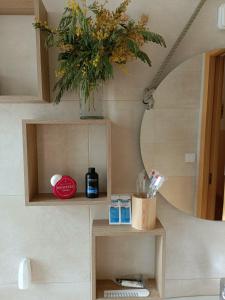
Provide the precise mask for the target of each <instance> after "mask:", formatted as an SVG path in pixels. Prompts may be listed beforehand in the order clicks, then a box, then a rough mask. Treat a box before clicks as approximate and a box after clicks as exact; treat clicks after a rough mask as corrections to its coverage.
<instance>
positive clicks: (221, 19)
mask: <svg viewBox="0 0 225 300" xmlns="http://www.w3.org/2000/svg"><path fill="white" fill-rule="evenodd" d="M218 28H219V29H221V30H225V3H224V4H221V5H220V7H219V9H218Z"/></svg>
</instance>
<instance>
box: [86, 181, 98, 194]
mask: <svg viewBox="0 0 225 300" xmlns="http://www.w3.org/2000/svg"><path fill="white" fill-rule="evenodd" d="M87 193H88V194H95V195H97V194H98V179H96V178H88V180H87Z"/></svg>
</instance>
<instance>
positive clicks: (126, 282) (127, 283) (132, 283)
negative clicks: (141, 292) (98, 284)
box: [115, 278, 144, 289]
mask: <svg viewBox="0 0 225 300" xmlns="http://www.w3.org/2000/svg"><path fill="white" fill-rule="evenodd" d="M115 282H116V283H117V284H118V285H120V286H123V287H130V288H138V289H142V288H144V281H143V280H137V279H129V278H127V279H126V278H123V279H120V278H116V280H115Z"/></svg>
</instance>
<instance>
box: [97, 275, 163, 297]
mask: <svg viewBox="0 0 225 300" xmlns="http://www.w3.org/2000/svg"><path fill="white" fill-rule="evenodd" d="M146 288H148V289H149V291H150V293H151V294H150V296H148V297H144V298H143V299H146V300H153V299H160V296H159V292H158V290H157V287H156V280H155V279H149V280H148V281H147V286H146ZM121 289H124V290H126V289H127V288H122V287H120V286H118V285H117V284H115V283H114V282H113V281H111V280H97V281H96V300H105V299H121V298H104V291H105V290H121ZM122 299H123V300H130V299H140V298H138V297H135V298H133V297H132V298H130V297H129V298H122Z"/></svg>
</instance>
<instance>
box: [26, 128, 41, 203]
mask: <svg viewBox="0 0 225 300" xmlns="http://www.w3.org/2000/svg"><path fill="white" fill-rule="evenodd" d="M23 135H24V140H23V142H24V172H25V180H24V182H25V197H26V203H28V202H29V199H32V198H33V197H34V196H35V195H36V194H37V193H38V169H37V168H38V166H37V131H36V126H35V125H28V126H26V124H23Z"/></svg>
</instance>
